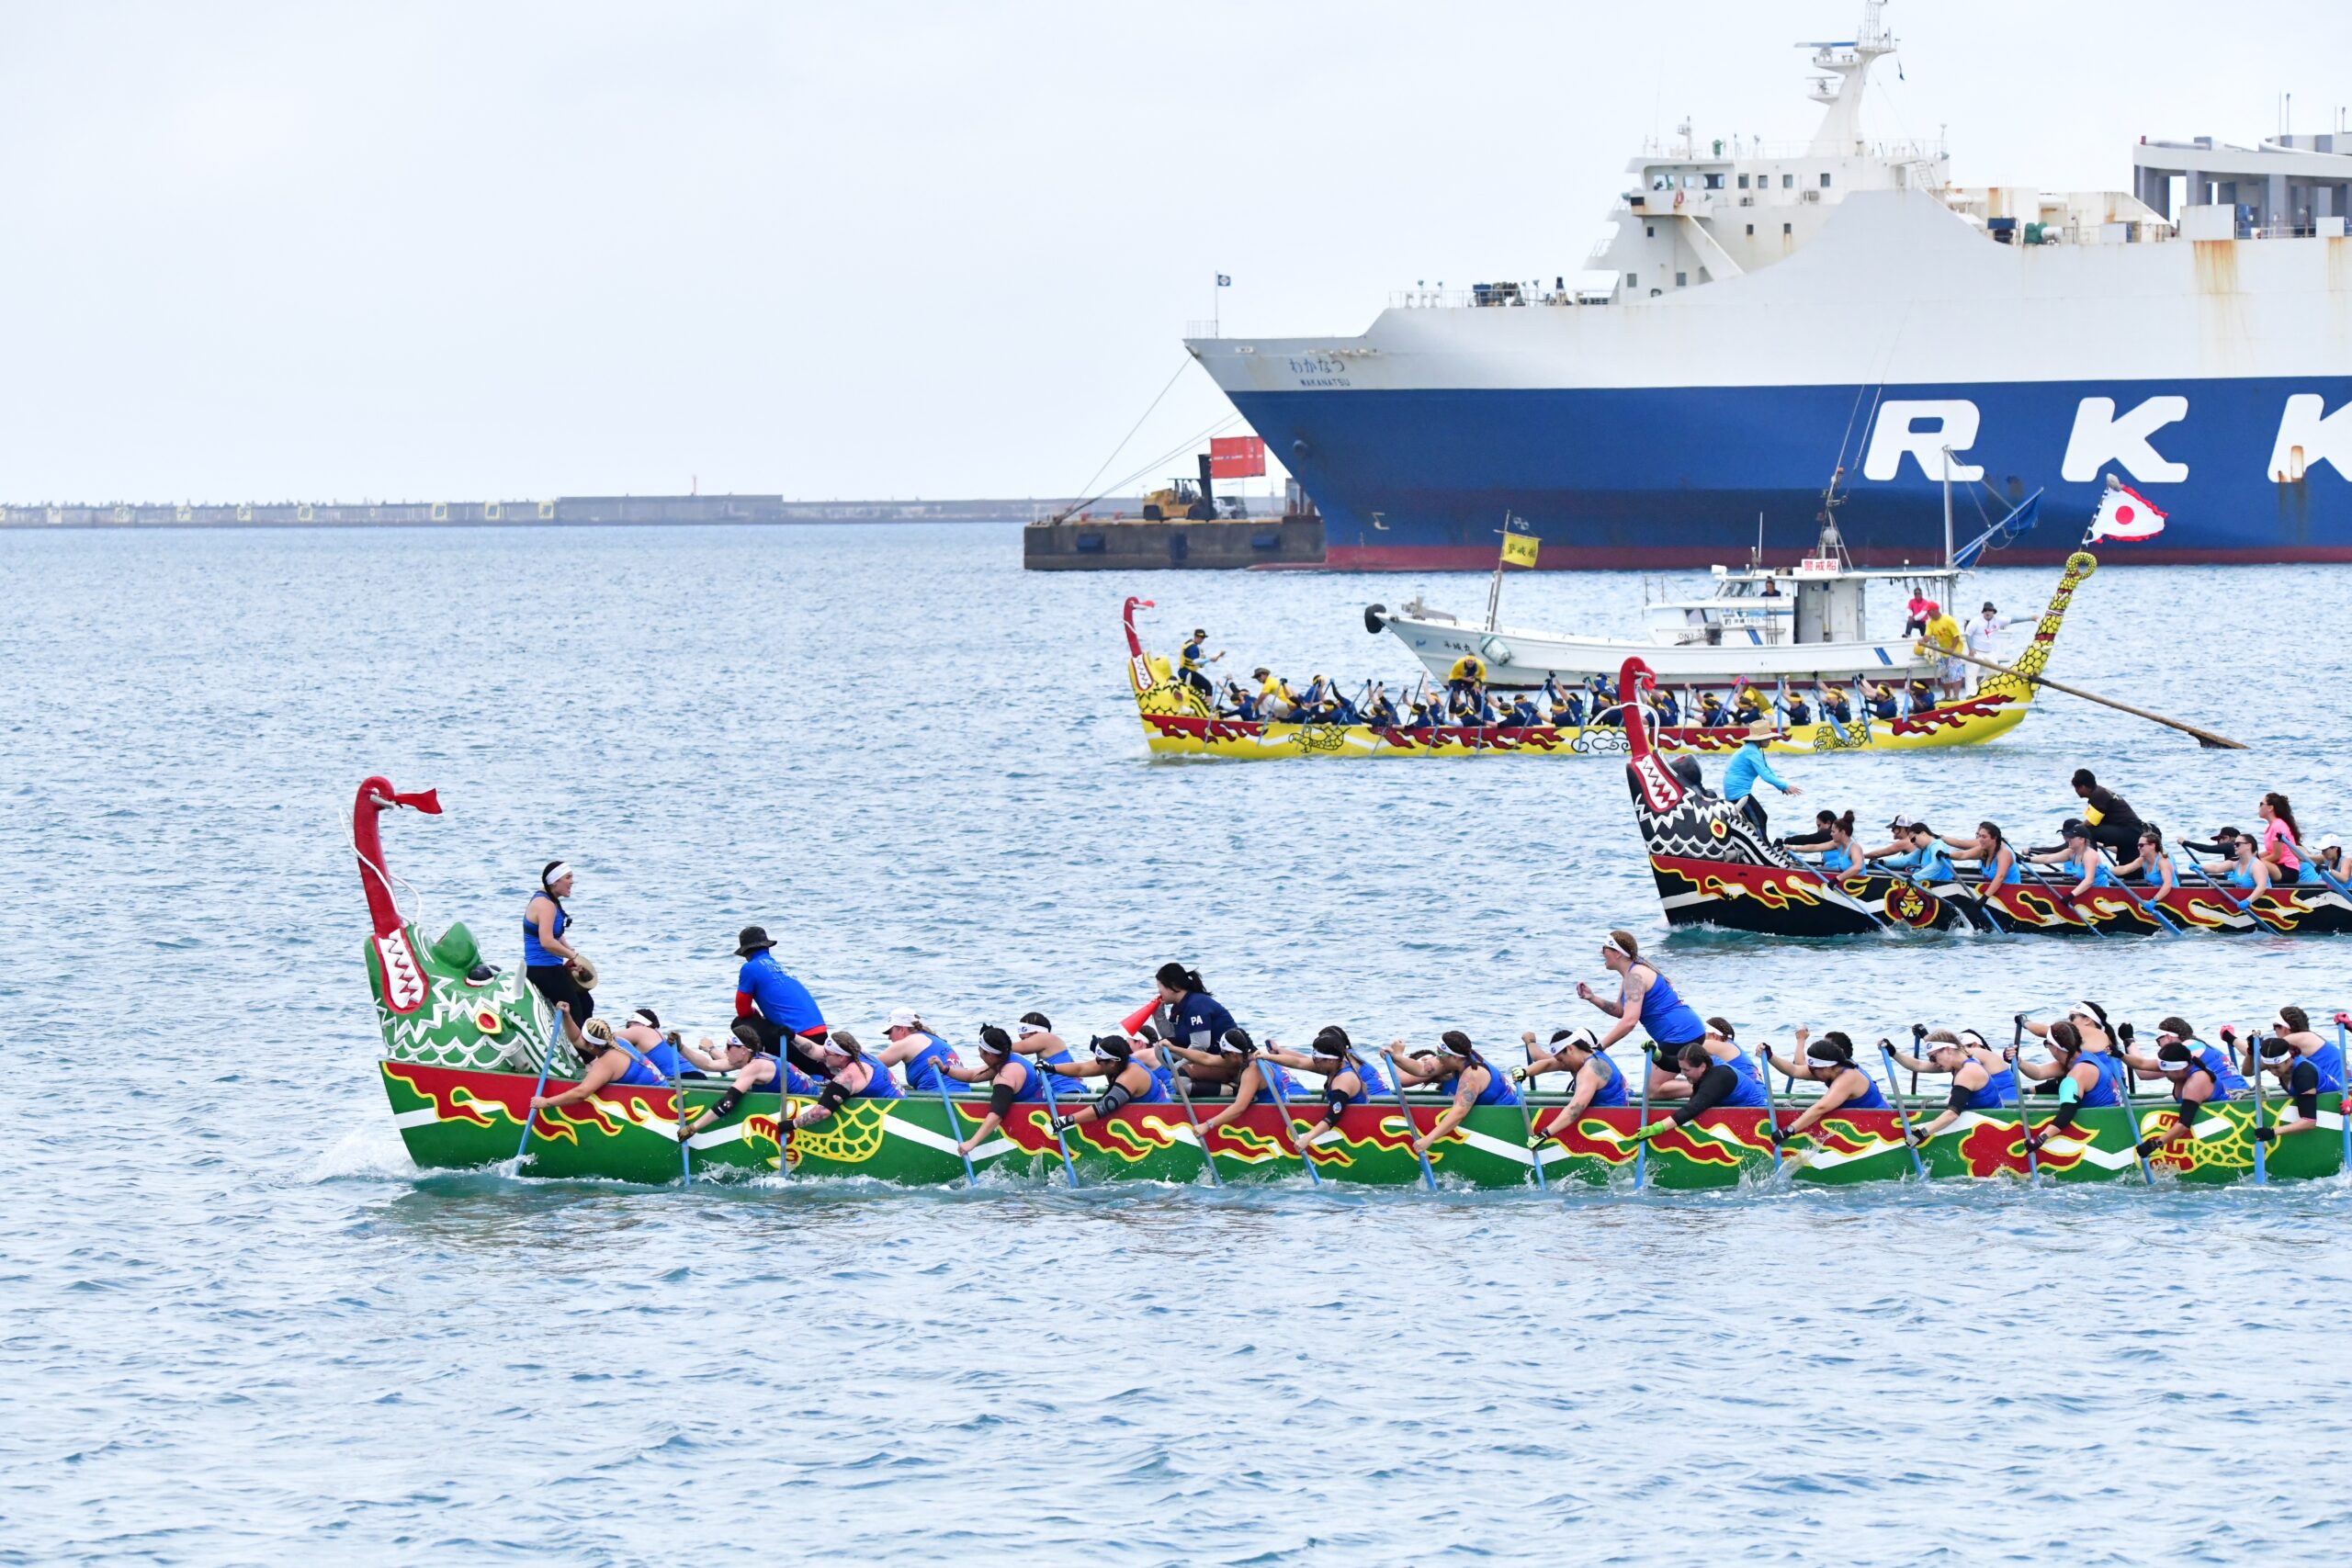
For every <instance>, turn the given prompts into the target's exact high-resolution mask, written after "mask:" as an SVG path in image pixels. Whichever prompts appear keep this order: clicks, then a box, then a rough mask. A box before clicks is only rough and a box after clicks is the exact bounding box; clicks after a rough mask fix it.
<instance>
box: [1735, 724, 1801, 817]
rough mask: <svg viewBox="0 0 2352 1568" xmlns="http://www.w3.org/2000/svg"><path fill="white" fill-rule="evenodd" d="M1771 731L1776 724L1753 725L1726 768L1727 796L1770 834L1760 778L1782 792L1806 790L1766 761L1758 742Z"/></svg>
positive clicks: (1748, 728)
mask: <svg viewBox="0 0 2352 1568" xmlns="http://www.w3.org/2000/svg"><path fill="white" fill-rule="evenodd" d="M1771 733H1772V727H1771V726H1770V725H1769V724H1762V723H1758V724H1752V725H1749V726H1748V727H1747V739H1746V740H1744V741H1742V742H1740V747H1739V750H1737V751H1736V752H1734V753H1733V754H1732V759H1731V764H1730V766H1728V767H1726V768H1724V799H1725V800H1736V801H1737V802H1738V803H1739V808H1740V809H1741V810H1742V811H1745V812H1746V813H1747V819H1748V820H1749V821H1750V822H1753V823H1755V824H1756V830H1757V831H1758V832H1759V833H1767V832H1770V829H1769V828H1768V827H1767V826H1766V825H1765V824H1766V818H1765V814H1764V803H1763V802H1762V801H1760V800H1758V799H1757V798H1756V785H1757V784H1758V781H1761V782H1762V783H1765V784H1770V785H1771V786H1772V787H1773V788H1774V789H1777V790H1779V791H1780V792H1781V794H1782V795H1803V794H1804V791H1803V790H1801V789H1799V788H1798V787H1797V786H1796V785H1794V784H1790V783H1788V782H1787V781H1786V780H1784V779H1782V778H1781V775H1780V774H1778V773H1774V772H1773V771H1772V764H1771V763H1770V762H1768V761H1765V760H1764V748H1763V747H1762V746H1760V745H1758V738H1760V737H1764V736H1769V735H1770V734H1771Z"/></svg>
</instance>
